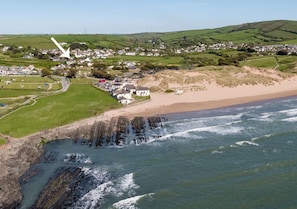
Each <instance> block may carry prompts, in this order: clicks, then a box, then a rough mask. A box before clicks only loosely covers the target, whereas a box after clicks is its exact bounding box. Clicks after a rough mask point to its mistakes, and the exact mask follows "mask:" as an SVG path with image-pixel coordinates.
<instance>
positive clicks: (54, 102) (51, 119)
mask: <svg viewBox="0 0 297 209" xmlns="http://www.w3.org/2000/svg"><path fill="white" fill-rule="evenodd" d="M120 106H121V105H120V104H119V103H118V102H117V101H116V100H115V99H114V98H112V97H111V96H110V95H109V94H107V93H106V92H103V91H101V90H98V89H96V88H95V87H93V86H92V85H90V84H72V85H71V86H70V88H69V90H68V91H67V92H65V93H61V94H58V95H52V96H48V97H43V98H40V99H38V100H37V103H36V104H35V105H32V106H27V107H24V108H22V109H19V110H17V111H16V112H14V113H13V114H10V115H8V116H6V117H4V118H2V119H0V127H1V133H3V134H6V135H11V136H13V137H21V136H25V135H28V134H31V133H34V132H37V131H40V130H45V129H50V128H53V127H57V126H61V125H65V124H68V123H71V122H74V121H77V120H80V119H83V118H87V117H91V116H95V115H97V114H100V113H102V112H104V111H106V110H109V109H113V108H118V107H120Z"/></svg>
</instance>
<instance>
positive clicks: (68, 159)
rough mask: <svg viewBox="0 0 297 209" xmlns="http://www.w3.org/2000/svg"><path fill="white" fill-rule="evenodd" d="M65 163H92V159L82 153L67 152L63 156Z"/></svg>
mask: <svg viewBox="0 0 297 209" xmlns="http://www.w3.org/2000/svg"><path fill="white" fill-rule="evenodd" d="M64 162H65V163H84V164H92V163H93V162H92V160H91V158H90V157H89V156H87V155H85V154H83V153H67V154H66V155H65V157H64Z"/></svg>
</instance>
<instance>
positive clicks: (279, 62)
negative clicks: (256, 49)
mask: <svg viewBox="0 0 297 209" xmlns="http://www.w3.org/2000/svg"><path fill="white" fill-rule="evenodd" d="M241 65H242V66H244V65H245V66H249V67H256V68H274V69H277V70H280V71H283V72H295V68H296V65H297V56H262V57H252V58H250V59H248V60H246V61H244V62H242V63H241Z"/></svg>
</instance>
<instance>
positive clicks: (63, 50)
mask: <svg viewBox="0 0 297 209" xmlns="http://www.w3.org/2000/svg"><path fill="white" fill-rule="evenodd" d="M51 40H52V42H54V44H56V46H57V47H58V48H59V49H60V50H61V52H62V55H60V57H65V58H68V59H70V49H69V48H68V49H67V50H66V51H65V49H63V47H62V46H61V45H60V44H59V43H58V42H57V41H56V39H55V38H54V37H51Z"/></svg>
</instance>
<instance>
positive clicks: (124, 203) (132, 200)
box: [112, 193, 154, 209]
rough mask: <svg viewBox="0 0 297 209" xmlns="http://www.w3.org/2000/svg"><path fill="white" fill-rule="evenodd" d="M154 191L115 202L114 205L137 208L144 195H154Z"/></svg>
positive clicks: (129, 208)
mask: <svg viewBox="0 0 297 209" xmlns="http://www.w3.org/2000/svg"><path fill="white" fill-rule="evenodd" d="M153 194H154V193H149V194H144V195H139V196H135V197H130V198H127V199H124V200H121V201H119V202H116V203H114V204H113V205H112V206H113V207H115V208H117V209H137V207H136V203H137V202H138V200H140V199H141V198H143V197H147V196H152V195H153Z"/></svg>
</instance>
